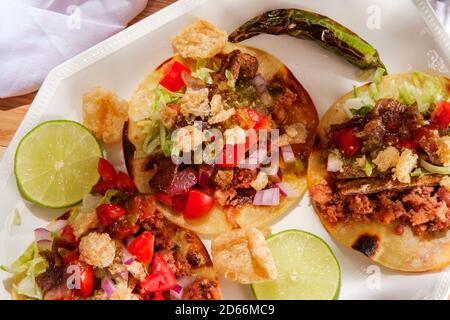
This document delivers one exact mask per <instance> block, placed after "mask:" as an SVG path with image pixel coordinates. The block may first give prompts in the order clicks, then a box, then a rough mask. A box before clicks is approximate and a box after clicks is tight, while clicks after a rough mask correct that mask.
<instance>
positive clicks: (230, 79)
mask: <svg viewBox="0 0 450 320" xmlns="http://www.w3.org/2000/svg"><path fill="white" fill-rule="evenodd" d="M225 77H226V78H227V80H228V81H227V86H228V87H229V88H230V89H232V90H234V89H235V87H236V80H234V78H233V75H232V74H231V71H230V70H228V69H226V70H225Z"/></svg>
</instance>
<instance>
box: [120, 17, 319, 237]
mask: <svg viewBox="0 0 450 320" xmlns="http://www.w3.org/2000/svg"><path fill="white" fill-rule="evenodd" d="M172 43H173V46H174V48H175V51H176V54H175V55H174V56H173V57H171V58H169V59H168V60H167V61H165V62H163V63H162V64H161V65H160V66H158V67H157V68H156V69H155V70H154V71H152V72H151V73H150V74H149V75H148V76H147V77H146V78H145V79H144V80H143V81H142V82H141V83H140V85H139V87H138V88H137V90H136V91H135V92H134V94H133V95H132V97H131V100H130V109H129V122H128V124H127V125H126V126H125V130H124V137H123V144H124V155H125V159H126V164H127V169H128V172H129V173H130V175H131V176H132V178H133V179H134V181H135V183H136V185H137V187H138V189H139V191H140V192H143V193H155V194H156V197H157V199H158V200H159V202H160V204H159V206H158V207H159V209H160V210H161V211H162V212H163V213H164V215H165V216H166V218H168V219H169V220H171V221H172V222H174V223H176V224H177V225H180V226H183V227H186V228H188V229H190V230H193V231H195V232H199V233H202V234H216V233H220V232H224V231H228V230H231V229H235V228H239V227H250V226H253V227H258V226H262V225H266V224H268V223H270V222H272V221H273V220H274V219H276V218H278V217H280V216H281V215H282V214H283V213H284V212H286V210H288V208H289V207H290V206H292V205H293V204H295V203H297V202H298V200H299V198H300V197H301V196H302V195H303V194H304V192H305V191H306V188H307V186H306V165H307V159H308V156H309V153H310V150H311V149H312V146H313V142H314V134H315V131H316V128H317V125H318V116H317V113H316V110H315V107H314V104H313V102H312V100H311V98H310V97H309V95H308V93H307V92H306V90H305V89H304V88H303V87H302V85H301V84H300V83H299V81H298V80H297V79H296V78H295V77H294V75H293V74H292V73H291V72H290V71H289V69H288V68H287V67H286V66H285V65H283V64H282V63H281V62H280V61H279V60H277V59H276V58H275V57H273V56H271V55H270V54H268V53H266V52H263V51H261V50H259V49H255V48H250V47H247V46H243V45H238V44H231V43H228V42H227V37H226V33H225V32H224V31H221V30H218V29H216V28H215V27H214V26H212V25H211V24H209V23H207V22H205V21H197V22H195V23H194V24H192V25H191V26H189V27H188V28H187V29H186V30H185V31H183V32H182V33H181V34H180V35H178V36H176V37H174V38H173V40H172ZM272 129H278V130H279V131H278V138H276V137H274V136H272V135H271V132H272V131H271V130H272ZM262 131H265V132H267V136H268V138H267V139H266V140H263V134H262V133H261V132H262ZM179 132H182V134H178V135H176V133H179ZM210 132H215V133H213V134H211V133H210ZM216 133H217V135H216ZM196 136H197V137H200V138H199V139H197V140H196V138H195V137H196ZM252 139H253V140H252ZM252 141H253V142H252ZM278 142H279V144H278V145H277V144H276V143H278ZM272 146H277V147H276V148H271V147H272ZM278 146H281V148H278ZM211 147H212V148H211ZM264 148H265V149H264ZM263 149H264V150H263ZM174 150H175V151H174ZM180 150H181V151H183V154H184V155H186V154H188V155H189V159H190V160H191V162H190V163H186V162H182V163H180V164H175V163H174V161H173V159H172V158H173V155H174V154H177V155H178V152H179V151H180ZM197 150H202V151H203V155H202V156H200V158H199V157H198V156H197V155H196V152H195V151H197ZM239 150H240V151H239ZM242 150H243V151H242ZM241 151H242V152H241ZM276 155H281V156H282V157H280V158H281V161H279V162H278V163H276V161H275V163H274V161H269V160H273V159H274V158H275V156H276ZM191 156H192V157H191ZM230 158H231V160H230ZM183 159H184V158H183ZM197 160H199V161H197ZM218 160H219V161H218Z"/></svg>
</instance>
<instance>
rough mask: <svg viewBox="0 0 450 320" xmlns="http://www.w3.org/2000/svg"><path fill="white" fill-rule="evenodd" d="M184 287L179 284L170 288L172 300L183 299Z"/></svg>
mask: <svg viewBox="0 0 450 320" xmlns="http://www.w3.org/2000/svg"><path fill="white" fill-rule="evenodd" d="M183 291H184V290H183V287H182V286H180V285H179V284H177V286H176V287H175V288H173V289H172V290H170V298H171V299H172V300H183Z"/></svg>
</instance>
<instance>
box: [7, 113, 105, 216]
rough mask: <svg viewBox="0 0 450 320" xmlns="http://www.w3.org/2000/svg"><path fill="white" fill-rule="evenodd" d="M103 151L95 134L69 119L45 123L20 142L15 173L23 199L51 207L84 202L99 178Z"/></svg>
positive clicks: (62, 206)
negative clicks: (99, 164)
mask: <svg viewBox="0 0 450 320" xmlns="http://www.w3.org/2000/svg"><path fill="white" fill-rule="evenodd" d="M101 156H102V148H101V146H100V144H99V143H98V141H97V139H96V138H95V137H94V136H93V135H92V133H91V132H90V131H89V130H88V129H86V128H85V127H84V126H82V125H81V124H79V123H77V122H74V121H68V120H55V121H47V122H44V123H42V124H40V125H38V126H37V127H35V128H34V129H33V130H31V131H30V132H28V133H27V135H25V137H23V138H22V140H21V141H20V143H19V146H18V147H17V150H16V155H15V159H14V174H15V175H16V180H17V185H18V187H19V190H20V192H21V193H22V195H23V197H24V198H26V199H27V200H29V201H31V202H33V203H35V204H38V205H41V206H44V207H48V208H64V207H69V206H72V205H74V204H76V203H78V202H80V201H81V199H82V198H83V196H84V195H85V194H86V193H88V192H90V190H91V188H92V186H93V185H95V184H96V183H97V181H98V179H99V175H98V173H97V164H98V159H99V157H101Z"/></svg>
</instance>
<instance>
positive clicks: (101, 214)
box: [96, 203, 127, 227]
mask: <svg viewBox="0 0 450 320" xmlns="http://www.w3.org/2000/svg"><path fill="white" fill-rule="evenodd" d="M96 211H97V217H98V220H99V221H100V223H101V224H102V225H103V226H105V227H108V226H110V225H111V224H112V223H113V222H114V220H116V219H117V218H119V217H121V216H123V215H125V214H126V213H127V211H126V210H125V209H124V208H122V207H121V206H119V205H117V204H112V203H104V204H101V205H99V206H98V207H97V209H96Z"/></svg>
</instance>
